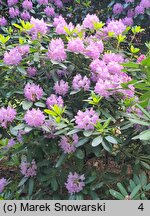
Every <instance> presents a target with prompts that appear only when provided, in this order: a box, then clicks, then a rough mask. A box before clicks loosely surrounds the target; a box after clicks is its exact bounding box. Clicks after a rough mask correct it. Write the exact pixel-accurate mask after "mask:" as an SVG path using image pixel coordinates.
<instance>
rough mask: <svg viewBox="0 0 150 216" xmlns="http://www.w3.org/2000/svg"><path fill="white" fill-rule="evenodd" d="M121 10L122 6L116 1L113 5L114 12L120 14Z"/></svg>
mask: <svg viewBox="0 0 150 216" xmlns="http://www.w3.org/2000/svg"><path fill="white" fill-rule="evenodd" d="M122 12H123V6H122V4H120V3H116V4H115V5H114V7H113V13H114V14H121V13H122Z"/></svg>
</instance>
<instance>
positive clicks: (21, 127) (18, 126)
mask: <svg viewBox="0 0 150 216" xmlns="http://www.w3.org/2000/svg"><path fill="white" fill-rule="evenodd" d="M24 127H25V124H19V125H17V126H15V127H14V128H13V130H17V131H18V130H22V129H23V128H24Z"/></svg>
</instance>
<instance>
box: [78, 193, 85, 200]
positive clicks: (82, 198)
mask: <svg viewBox="0 0 150 216" xmlns="http://www.w3.org/2000/svg"><path fill="white" fill-rule="evenodd" d="M76 200H84V197H83V194H76Z"/></svg>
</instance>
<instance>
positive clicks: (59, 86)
mask: <svg viewBox="0 0 150 216" xmlns="http://www.w3.org/2000/svg"><path fill="white" fill-rule="evenodd" d="M54 90H55V92H56V94H59V95H62V96H65V95H66V94H67V93H68V90H69V85H68V82H65V81H64V80H60V82H58V81H57V82H56V83H55V85H54Z"/></svg>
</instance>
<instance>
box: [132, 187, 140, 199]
mask: <svg viewBox="0 0 150 216" xmlns="http://www.w3.org/2000/svg"><path fill="white" fill-rule="evenodd" d="M140 189H141V185H137V186H136V187H135V188H134V189H133V191H132V192H131V195H130V196H131V199H133V198H134V197H135V196H136V195H137V193H138V192H139V190H140Z"/></svg>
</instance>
